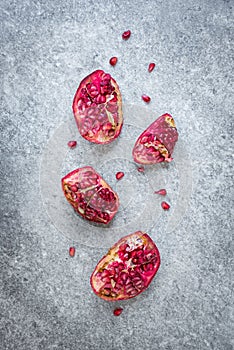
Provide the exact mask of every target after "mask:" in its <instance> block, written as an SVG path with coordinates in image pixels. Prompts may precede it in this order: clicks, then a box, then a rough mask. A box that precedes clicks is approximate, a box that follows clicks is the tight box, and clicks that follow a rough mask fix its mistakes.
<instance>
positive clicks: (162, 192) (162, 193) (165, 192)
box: [154, 188, 167, 196]
mask: <svg viewBox="0 0 234 350" xmlns="http://www.w3.org/2000/svg"><path fill="white" fill-rule="evenodd" d="M154 193H156V194H160V195H161V196H166V194H167V191H166V190H165V188H162V189H161V190H159V191H155V192H154Z"/></svg>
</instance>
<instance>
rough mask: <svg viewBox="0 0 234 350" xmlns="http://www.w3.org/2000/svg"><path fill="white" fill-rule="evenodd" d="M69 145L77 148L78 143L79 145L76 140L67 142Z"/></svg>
mask: <svg viewBox="0 0 234 350" xmlns="http://www.w3.org/2000/svg"><path fill="white" fill-rule="evenodd" d="M67 145H68V147H70V148H75V147H76V145H77V142H76V141H69V142H68V143H67Z"/></svg>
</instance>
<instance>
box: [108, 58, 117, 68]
mask: <svg viewBox="0 0 234 350" xmlns="http://www.w3.org/2000/svg"><path fill="white" fill-rule="evenodd" d="M117 62H118V58H117V57H111V59H110V61H109V63H110V65H111V66H115V65H116V63H117Z"/></svg>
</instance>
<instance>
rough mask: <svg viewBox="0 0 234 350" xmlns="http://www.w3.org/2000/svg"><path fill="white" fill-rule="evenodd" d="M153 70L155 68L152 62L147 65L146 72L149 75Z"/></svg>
mask: <svg viewBox="0 0 234 350" xmlns="http://www.w3.org/2000/svg"><path fill="white" fill-rule="evenodd" d="M154 68H155V63H153V62H152V63H150V64H149V67H148V71H149V72H150V73H151V72H152V71H153V70H154Z"/></svg>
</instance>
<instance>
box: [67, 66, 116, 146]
mask: <svg viewBox="0 0 234 350" xmlns="http://www.w3.org/2000/svg"><path fill="white" fill-rule="evenodd" d="M72 108H73V113H74V116H75V120H76V123H77V126H78V129H79V132H80V134H81V136H83V137H84V138H85V139H86V140H88V141H90V142H94V143H99V144H106V143H110V142H112V141H114V140H115V139H116V138H117V137H118V136H119V134H120V131H121V128H122V125H123V115H122V98H121V94H120V90H119V87H118V84H117V83H116V81H115V80H114V79H113V78H112V77H111V75H110V74H107V73H105V72H104V71H103V70H96V71H95V72H93V73H91V74H90V75H88V76H87V77H86V78H84V79H83V80H82V82H81V83H80V85H79V87H78V89H77V91H76V94H75V97H74V100H73V106H72Z"/></svg>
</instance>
